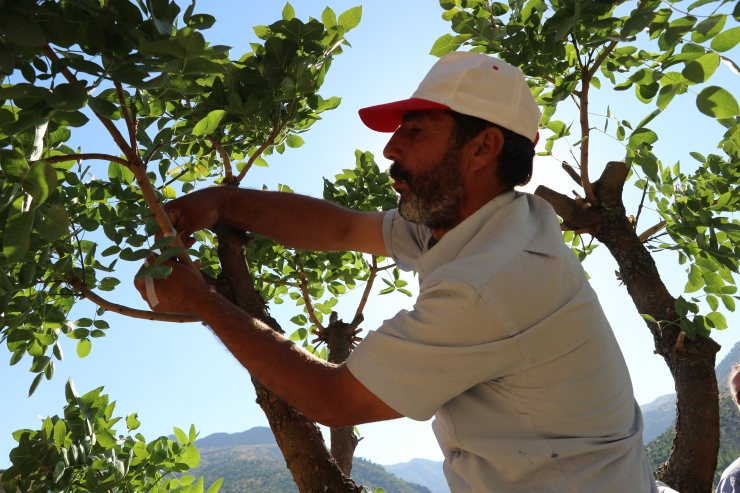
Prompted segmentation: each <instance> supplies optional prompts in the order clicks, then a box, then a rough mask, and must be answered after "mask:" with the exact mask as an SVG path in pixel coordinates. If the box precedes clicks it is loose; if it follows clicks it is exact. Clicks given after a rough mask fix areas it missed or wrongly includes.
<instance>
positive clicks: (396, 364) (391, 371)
mask: <svg viewBox="0 0 740 493" xmlns="http://www.w3.org/2000/svg"><path fill="white" fill-rule="evenodd" d="M522 365H523V358H522V353H521V350H520V348H519V345H518V343H517V341H516V340H514V339H512V338H511V337H510V336H509V334H508V333H507V332H506V330H505V328H504V327H503V326H502V325H501V323H500V322H499V321H498V319H497V318H496V315H495V314H494V313H493V312H492V311H491V309H490V308H489V307H488V305H487V304H486V303H485V302H484V301H483V299H482V298H481V297H480V295H479V294H478V292H477V291H476V290H475V289H473V288H472V287H471V286H470V285H468V284H467V283H465V282H463V281H460V280H457V279H450V278H443V279H440V280H437V281H434V283H433V284H432V285H430V286H428V287H427V288H426V289H425V290H424V292H423V293H422V294H421V295H420V296H419V298H418V300H417V302H416V304H415V305H414V309H413V310H411V311H406V310H402V311H401V312H399V313H398V314H397V315H396V316H395V317H393V318H392V319H390V320H386V321H385V322H384V323H383V325H382V326H381V327H380V328H379V329H378V330H375V331H371V332H370V333H369V334H368V335H367V337H366V338H365V340H363V341H362V343H361V344H360V345H359V346H358V347H357V348H356V349H355V350H354V351H353V352H352V354H351V355H350V357H349V359H348V360H347V367H348V368H349V370H350V372H352V374H353V375H354V376H355V378H357V379H358V380H359V381H360V382H361V383H362V384H363V385H364V386H365V387H367V388H368V390H370V391H371V392H372V393H373V394H375V395H376V396H377V397H378V398H379V399H381V400H382V401H383V402H385V403H386V404H388V405H389V406H390V407H391V408H393V409H394V410H396V411H397V412H399V413H400V414H403V415H404V416H408V417H409V418H412V419H416V420H420V421H423V420H427V419H429V418H431V417H432V416H433V415H434V413H436V412H437V410H438V409H439V408H440V407H442V405H444V404H445V403H446V402H447V401H449V400H450V399H452V398H453V397H455V396H457V395H459V394H461V393H463V392H465V391H466V390H468V389H469V388H471V387H473V386H474V385H476V384H478V383H480V382H483V381H486V380H490V379H493V378H498V377H500V376H504V375H508V374H511V373H514V372H516V371H519V370H521V368H522Z"/></svg>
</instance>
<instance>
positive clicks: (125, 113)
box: [113, 82, 136, 149]
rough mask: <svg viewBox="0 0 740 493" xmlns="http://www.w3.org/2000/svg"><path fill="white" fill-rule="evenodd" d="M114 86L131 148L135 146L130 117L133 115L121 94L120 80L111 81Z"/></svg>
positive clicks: (134, 133)
mask: <svg viewBox="0 0 740 493" xmlns="http://www.w3.org/2000/svg"><path fill="white" fill-rule="evenodd" d="M113 84H114V85H115V86H116V94H117V95H118V102H119V103H120V104H121V113H122V114H123V119H124V120H125V121H126V127H127V128H128V138H129V141H130V145H131V148H132V149H135V148H136V129H135V127H134V120H133V118H132V116H133V115H131V114H130V113H129V111H128V106H126V99H125V97H124V95H123V86H122V85H121V83H120V82H114V83H113Z"/></svg>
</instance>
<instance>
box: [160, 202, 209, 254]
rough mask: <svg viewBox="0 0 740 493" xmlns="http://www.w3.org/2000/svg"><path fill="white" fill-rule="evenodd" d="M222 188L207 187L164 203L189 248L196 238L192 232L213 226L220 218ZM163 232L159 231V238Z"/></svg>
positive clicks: (181, 237)
mask: <svg viewBox="0 0 740 493" xmlns="http://www.w3.org/2000/svg"><path fill="white" fill-rule="evenodd" d="M221 191H222V189H220V188H205V189H203V190H198V191H196V192H192V193H189V194H187V195H183V196H182V197H180V198H177V199H175V200H172V201H170V202H167V203H166V204H164V210H165V211H166V212H167V216H168V217H169V218H170V221H171V222H172V226H174V228H175V230H176V231H177V233H178V235H179V236H180V239H182V242H183V243H184V244H185V246H186V247H187V248H190V247H191V246H192V245H193V243H195V240H194V239H193V238H192V234H193V233H195V232H196V231H200V230H202V229H209V228H211V227H213V225H214V224H216V223H217V222H218V220H219V208H220V201H219V198H220V195H221V193H220V192H221ZM161 236H162V232H161V231H159V232H157V235H156V237H157V239H159V238H160V237H161Z"/></svg>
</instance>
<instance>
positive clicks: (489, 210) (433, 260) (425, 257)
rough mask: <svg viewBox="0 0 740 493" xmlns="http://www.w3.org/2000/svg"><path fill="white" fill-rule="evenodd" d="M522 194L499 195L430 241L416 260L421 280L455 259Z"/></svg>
mask: <svg viewBox="0 0 740 493" xmlns="http://www.w3.org/2000/svg"><path fill="white" fill-rule="evenodd" d="M521 195H522V194H521V193H519V192H515V191H513V190H512V191H508V192H504V193H502V194H499V195H497V196H496V197H494V198H493V199H492V200H491V201H490V202H488V203H487V204H485V205H484V206H483V207H481V208H480V209H478V210H477V211H475V212H474V213H473V214H472V215H470V216H469V217H468V218H466V219H465V220H464V221H463V222H461V223H460V224H458V225H457V226H455V227H454V228H452V229H451V230H450V231H448V232H447V233H446V234H445V235H444V236H443V237H442V239H441V240H439V241H438V242H436V243H434V244H432V243H431V242H430V245H429V250H428V251H426V252H425V253H423V254H422V255H421V256H420V257H419V258H418V259H417V260H416V270H417V271H418V272H419V278H420V280H422V279H425V278H426V277H427V276H428V275H429V274H430V273H431V272H432V271H434V269H436V268H437V267H440V266H441V265H444V264H446V263H448V262H451V261H453V260H455V259H456V258H457V257H458V256H459V255H460V253H461V252H462V250H463V249H464V248H465V246H467V245H468V244H469V243H470V241H471V240H472V239H473V238H474V237H475V236H476V235H477V234H478V233H479V232H480V231H481V229H483V227H484V226H485V225H486V223H487V222H488V221H489V220H490V219H491V217H492V216H493V215H494V214H496V212H497V211H498V210H499V209H501V208H502V207H504V206H505V205H506V204H508V203H510V202H512V201H513V200H514V199H515V198H517V197H519V196H521ZM432 246H434V248H432Z"/></svg>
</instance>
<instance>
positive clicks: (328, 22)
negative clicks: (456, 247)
mask: <svg viewBox="0 0 740 493" xmlns="http://www.w3.org/2000/svg"><path fill="white" fill-rule="evenodd" d="M321 22H322V23H323V24H324V27H326V28H330V27H334V26H336V25H337V14H335V13H334V11H333V10H332V9H330V8H329V7H326V8H325V9H324V11H323V12H322V13H321ZM209 492H210V490H209Z"/></svg>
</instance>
